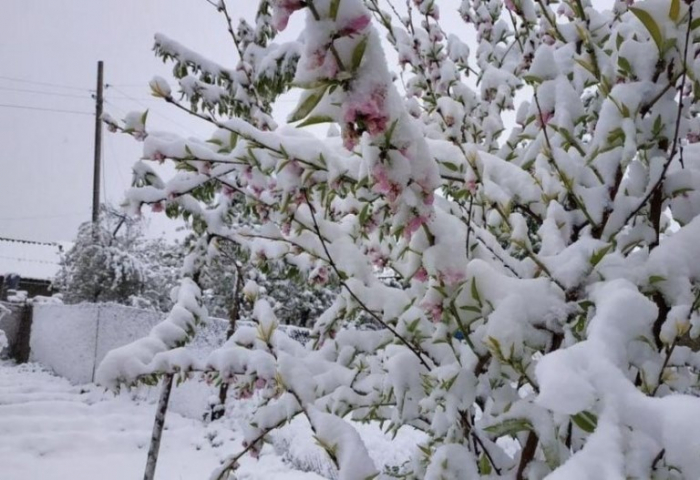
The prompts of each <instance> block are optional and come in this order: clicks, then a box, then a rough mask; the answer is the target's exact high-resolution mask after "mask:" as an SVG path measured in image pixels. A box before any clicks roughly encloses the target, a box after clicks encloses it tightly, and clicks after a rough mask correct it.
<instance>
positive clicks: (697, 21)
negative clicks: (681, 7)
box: [690, 17, 700, 30]
mask: <svg viewBox="0 0 700 480" xmlns="http://www.w3.org/2000/svg"><path fill="white" fill-rule="evenodd" d="M698 27H700V17H698V18H696V19H695V20H693V21H692V22H690V29H691V30H695V29H696V28H698Z"/></svg>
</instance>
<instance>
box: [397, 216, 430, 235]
mask: <svg viewBox="0 0 700 480" xmlns="http://www.w3.org/2000/svg"><path fill="white" fill-rule="evenodd" d="M426 223H428V219H427V218H426V217H424V216H422V215H417V216H415V217H413V218H412V219H410V220H409V221H408V223H407V224H406V227H405V228H404V230H403V236H404V238H405V239H406V240H410V239H411V237H413V234H414V233H416V232H417V231H418V230H420V227H422V226H423V225H425V224H426Z"/></svg>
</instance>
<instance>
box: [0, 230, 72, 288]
mask: <svg viewBox="0 0 700 480" xmlns="http://www.w3.org/2000/svg"><path fill="white" fill-rule="evenodd" d="M66 248H69V247H68V246H67V245H66V244H59V243H43V242H33V241H30V240H18V239H13V238H5V237H0V276H5V275H9V274H11V273H14V274H17V275H19V276H20V277H21V278H31V279H34V280H53V278H54V277H55V276H56V273H57V272H58V269H59V268H60V265H59V262H60V260H61V252H62V251H64V250H65V249H66Z"/></svg>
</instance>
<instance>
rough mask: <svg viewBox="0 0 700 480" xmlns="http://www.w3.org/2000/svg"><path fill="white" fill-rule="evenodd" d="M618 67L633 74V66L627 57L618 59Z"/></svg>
mask: <svg viewBox="0 0 700 480" xmlns="http://www.w3.org/2000/svg"><path fill="white" fill-rule="evenodd" d="M617 66H618V67H620V70H622V71H623V72H625V73H629V74H633V73H634V71H633V70H632V64H631V63H630V61H629V60H627V59H626V58H625V57H617Z"/></svg>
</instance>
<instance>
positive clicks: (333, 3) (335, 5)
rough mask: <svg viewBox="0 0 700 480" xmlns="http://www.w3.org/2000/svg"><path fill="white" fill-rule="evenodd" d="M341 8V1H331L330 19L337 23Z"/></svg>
mask: <svg viewBox="0 0 700 480" xmlns="http://www.w3.org/2000/svg"><path fill="white" fill-rule="evenodd" d="M339 7H340V0H331V8H330V12H329V13H330V17H331V19H332V20H333V21H334V22H335V21H336V20H337V19H338V8H339Z"/></svg>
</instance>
